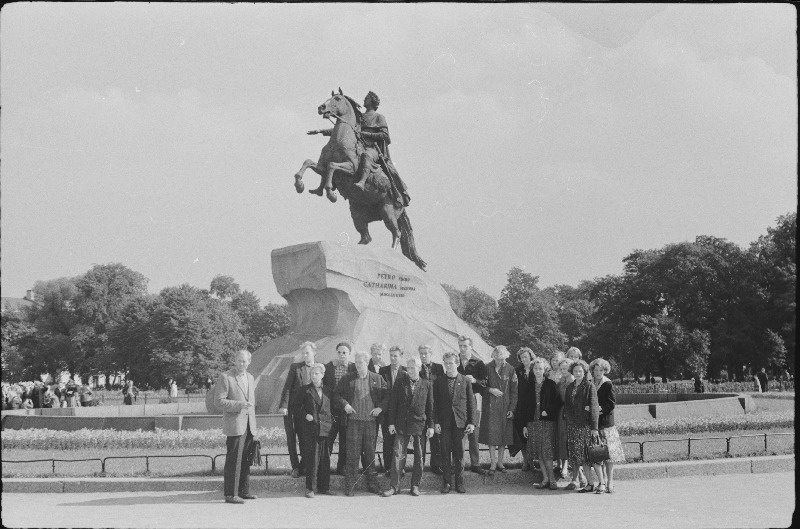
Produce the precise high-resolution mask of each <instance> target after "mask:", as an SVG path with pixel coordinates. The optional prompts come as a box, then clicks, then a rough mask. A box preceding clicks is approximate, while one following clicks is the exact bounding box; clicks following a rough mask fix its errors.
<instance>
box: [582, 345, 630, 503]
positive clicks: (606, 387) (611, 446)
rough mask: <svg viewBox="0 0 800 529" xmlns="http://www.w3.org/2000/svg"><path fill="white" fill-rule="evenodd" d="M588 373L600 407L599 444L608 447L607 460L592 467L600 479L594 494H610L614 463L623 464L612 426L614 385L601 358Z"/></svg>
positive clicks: (623, 456) (620, 446)
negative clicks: (595, 389)
mask: <svg viewBox="0 0 800 529" xmlns="http://www.w3.org/2000/svg"><path fill="white" fill-rule="evenodd" d="M589 372H590V373H591V376H592V383H593V384H594V386H595V388H597V404H598V405H599V406H600V417H599V420H598V423H597V424H598V428H599V432H600V442H601V443H604V444H606V445H608V459H606V460H605V461H603V462H602V463H601V464H599V465H594V471H595V473H596V474H597V475H598V476H600V477H601V479H600V486H599V487H598V488H597V489H596V490H595V494H603V493H604V492H609V493H610V492H614V463H624V462H625V452H624V451H623V450H622V441H620V439H619V433H618V432H617V427H616V426H614V407H615V405H616V398H615V397H614V385H613V384H612V383H611V380H610V379H609V378H608V377H607V376H606V375H607V374H608V373H610V372H611V364H609V363H608V361H606V360H604V359H602V358H595V359H594V360H592V363H591V364H589ZM601 473H602V475H601ZM604 484H605V486H604Z"/></svg>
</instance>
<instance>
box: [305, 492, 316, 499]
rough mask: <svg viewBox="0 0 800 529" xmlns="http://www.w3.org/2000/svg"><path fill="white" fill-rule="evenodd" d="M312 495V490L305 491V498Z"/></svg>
mask: <svg viewBox="0 0 800 529" xmlns="http://www.w3.org/2000/svg"><path fill="white" fill-rule="evenodd" d="M313 497H314V491H313V490H307V491H306V498H313Z"/></svg>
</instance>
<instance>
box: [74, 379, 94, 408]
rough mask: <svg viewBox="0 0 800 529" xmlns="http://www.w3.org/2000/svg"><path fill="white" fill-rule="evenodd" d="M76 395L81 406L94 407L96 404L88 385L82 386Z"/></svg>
mask: <svg viewBox="0 0 800 529" xmlns="http://www.w3.org/2000/svg"><path fill="white" fill-rule="evenodd" d="M78 395H79V396H80V403H81V406H95V405H96V404H97V403H96V402H95V400H94V393H93V392H92V388H90V387H89V384H82V385H81V387H80V389H78Z"/></svg>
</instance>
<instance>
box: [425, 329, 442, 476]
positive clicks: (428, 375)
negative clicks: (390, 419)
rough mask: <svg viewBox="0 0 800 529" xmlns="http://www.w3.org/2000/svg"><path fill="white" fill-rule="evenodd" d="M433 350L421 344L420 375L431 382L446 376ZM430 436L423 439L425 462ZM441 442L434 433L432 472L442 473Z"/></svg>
mask: <svg viewBox="0 0 800 529" xmlns="http://www.w3.org/2000/svg"><path fill="white" fill-rule="evenodd" d="M432 352H433V350H432V349H431V346H430V345H420V346H419V359H420V360H422V368H421V369H420V370H419V376H421V377H422V378H424V379H425V380H430V381H431V384H433V383H434V382H436V379H437V378H439V377H443V376H444V368H443V367H442V364H437V363H436V362H433V361H432V360H431V354H432ZM428 441H429V440H428V438H427V437H426V438H423V439H422V463H423V464H424V463H425V453H426V451H427V445H428ZM440 443H441V440H440V437H439V434H437V433H434V434H433V437H431V438H430V445H431V461H430V465H431V472H433V473H434V474H441V473H442V457H441V455H440V450H439V445H440Z"/></svg>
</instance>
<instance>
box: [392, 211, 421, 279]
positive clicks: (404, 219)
mask: <svg viewBox="0 0 800 529" xmlns="http://www.w3.org/2000/svg"><path fill="white" fill-rule="evenodd" d="M397 227H398V228H400V248H401V249H402V250H403V255H405V256H406V257H408V258H409V259H411V261H413V263H414V264H415V265H417V266H418V267H420V268H421V269H422V271H425V267H426V266H428V263H426V262H425V261H423V260H422V257H420V256H419V254H417V245H416V244H415V243H414V230H413V229H412V228H411V221H410V220H409V218H408V215H407V214H406V211H405V210H403V213H402V214H401V215H400V217H398V219H397Z"/></svg>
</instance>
